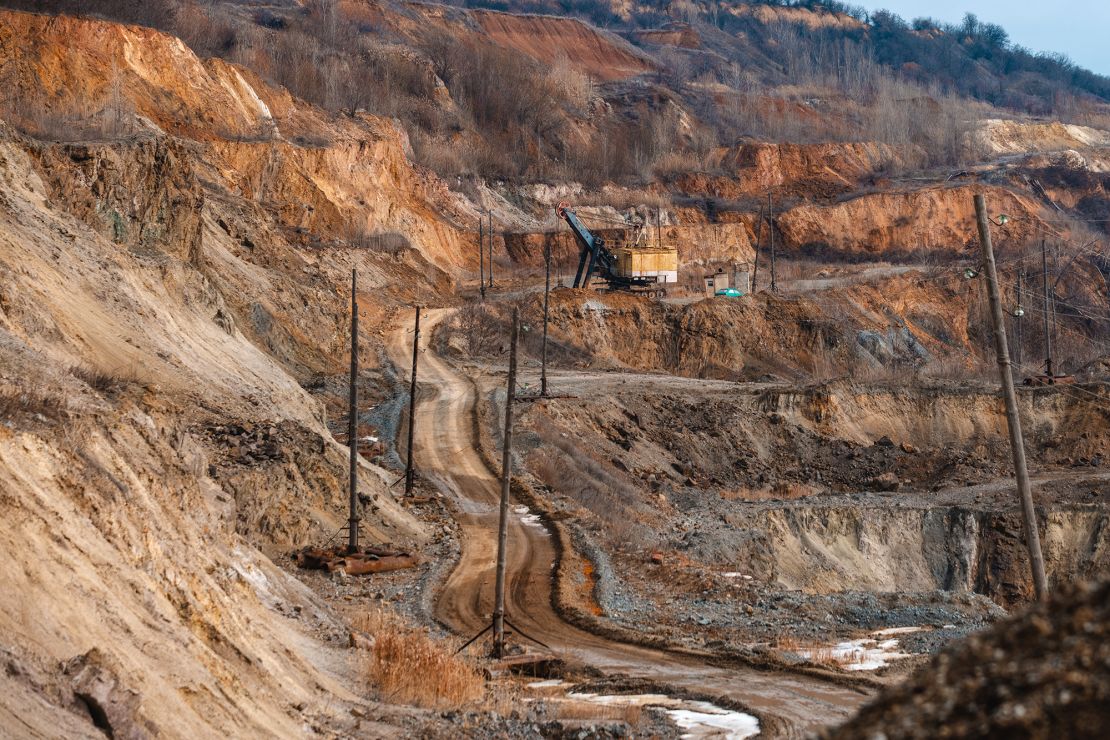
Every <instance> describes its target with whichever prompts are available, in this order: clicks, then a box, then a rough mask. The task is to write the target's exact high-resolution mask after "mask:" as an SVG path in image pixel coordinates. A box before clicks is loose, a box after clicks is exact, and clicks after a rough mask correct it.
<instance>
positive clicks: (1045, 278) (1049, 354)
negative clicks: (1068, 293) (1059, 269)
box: [1041, 239, 1056, 378]
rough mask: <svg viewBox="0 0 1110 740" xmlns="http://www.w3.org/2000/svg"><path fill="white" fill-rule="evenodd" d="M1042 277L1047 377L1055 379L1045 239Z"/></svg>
mask: <svg viewBox="0 0 1110 740" xmlns="http://www.w3.org/2000/svg"><path fill="white" fill-rule="evenodd" d="M1041 276H1042V283H1043V286H1044V287H1043V289H1044V364H1045V375H1047V376H1048V377H1050V378H1055V377H1056V373H1055V372H1053V369H1052V334H1051V332H1050V331H1049V329H1048V322H1049V308H1048V250H1047V249H1046V248H1045V245H1044V239H1041Z"/></svg>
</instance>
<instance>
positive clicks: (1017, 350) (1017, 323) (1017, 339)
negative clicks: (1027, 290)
mask: <svg viewBox="0 0 1110 740" xmlns="http://www.w3.org/2000/svg"><path fill="white" fill-rule="evenodd" d="M1021 270H1022V266H1021V264H1018V269H1017V278H1016V283H1015V285H1014V301H1015V313H1016V312H1017V310H1018V309H1021V310H1022V311H1023V312H1024V311H1025V309H1024V308H1022V305H1021ZM1021 319H1022V317H1021V316H1016V315H1015V316H1014V367H1015V368H1016V369H1017V372H1018V375H1020V374H1021V345H1022V342H1021Z"/></svg>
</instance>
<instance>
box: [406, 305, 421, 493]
mask: <svg viewBox="0 0 1110 740" xmlns="http://www.w3.org/2000/svg"><path fill="white" fill-rule="evenodd" d="M419 360H420V306H417V307H416V328H415V329H413V332H412V381H411V382H410V383H409V444H408V453H409V459H408V461H407V462H406V463H405V494H406V495H411V494H412V486H413V483H414V479H415V478H416V468H415V467H414V466H413V460H412V439H413V432H414V430H415V429H416V364H417V362H419Z"/></svg>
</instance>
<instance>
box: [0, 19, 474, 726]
mask: <svg viewBox="0 0 1110 740" xmlns="http://www.w3.org/2000/svg"><path fill="white" fill-rule="evenodd" d="M29 39H30V40H33V43H28V40H29ZM0 59H2V60H3V64H0V67H2V69H3V73H2V75H3V79H4V84H5V85H6V86H7V87H8V88H9V89H13V90H17V91H18V94H19V96H20V100H22V101H24V102H25V103H26V107H25V109H24V113H25V114H26V115H25V116H24V117H23V118H22V119H21V120H19V121H18V123H19V124H20V128H22V129H25V130H26V129H28V128H31V129H34V131H35V133H36V135H37V138H31V137H29V136H25V135H22V134H19V133H17V132H16V131H15V130H13V128H12V127H11V126H8V125H6V124H5V125H4V126H3V128H2V129H0V276H2V277H0V407H2V412H3V413H2V416H3V423H2V424H0V491H2V492H3V493H2V495H0V506H2V507H3V508H4V510H5V512H6V514H5V516H4V521H5V522H7V524H6V525H5V526H4V527H2V528H0V539H2V541H3V542H4V545H5V550H6V552H7V553H8V557H7V559H6V565H5V567H3V568H2V569H0V590H2V591H3V593H5V594H8V595H10V596H11V598H5V599H4V600H3V604H2V605H0V622H2V625H0V632H2V633H3V635H4V639H3V645H2V646H0V649H2V650H3V652H4V654H5V661H6V664H7V666H8V667H7V670H6V671H5V672H4V676H3V679H2V680H3V683H4V686H5V689H4V690H5V694H6V695H7V696H8V697H9V699H8V700H7V701H5V702H4V710H3V711H4V712H5V717H6V719H5V722H4V724H5V726H6V727H8V728H9V729H12V728H19V729H18V730H13V731H15V732H16V733H17V734H19V735H23V736H53V735H55V734H57V732H59V728H65V729H64V730H63V731H64V733H65V734H67V735H73V736H82V735H89V734H95V733H96V732H98V730H96V729H95V727H94V725H95V726H96V727H100V728H102V729H103V730H104V731H106V732H111V733H114V734H115V735H116V736H131V737H140V736H149V735H163V734H174V733H176V732H179V731H180V728H182V727H190V728H191V730H190V732H191V734H197V735H206V736H225V737H226V736H253V735H258V734H265V735H276V736H293V735H301V734H305V733H308V734H315V733H321V734H345V733H349V732H354V731H355V729H356V727H357V726H359V724H360V722H363V721H364V720H366V718H367V717H370V716H371V715H374V716H377V717H386V715H387V714H388V712H386V714H382V711H381V710H377V709H374V708H373V705H368V704H367V702H366V699H365V696H366V692H365V689H364V687H362V686H361V679H360V677H359V674H358V671H359V667H358V666H357V665H355V664H352V663H351V661H350V657H349V654H348V653H347V651H346V650H345V649H344V647H343V643H344V642H345V640H346V635H347V632H346V627H345V623H344V621H343V620H342V619H341V618H339V617H338V616H337V615H336V614H335V612H333V611H332V610H331V608H330V607H328V606H327V605H325V604H324V603H323V602H322V601H320V600H319V598H318V597H316V596H315V595H314V594H313V593H312V592H311V591H309V590H308V589H307V588H306V587H305V586H303V585H302V584H301V583H300V582H299V581H297V580H295V579H293V578H291V577H290V576H289V575H287V574H286V573H285V572H284V571H283V570H281V569H280V568H278V567H276V566H275V565H274V563H273V562H272V561H271V560H270V559H269V558H268V557H267V556H266V555H264V554H263V550H265V551H266V552H267V553H271V554H278V553H284V552H287V551H288V550H290V549H292V548H294V547H298V546H302V545H305V544H309V543H313V542H322V541H324V540H326V539H327V538H328V537H329V536H330V535H331V534H332V533H333V532H334V531H336V530H337V529H338V528H339V526H340V523H341V522H342V521H343V520H344V518H345V517H346V508H345V500H346V499H345V497H346V471H345V466H346V448H345V447H340V446H339V445H338V444H336V442H335V441H334V440H333V439H332V436H331V434H330V432H329V430H328V427H327V425H326V421H327V420H326V418H325V414H324V407H323V405H322V403H321V401H320V400H319V399H317V398H314V397H313V396H311V395H310V394H309V393H308V392H307V391H306V390H305V389H304V388H303V387H302V383H303V384H305V385H310V384H311V382H313V379H314V378H319V377H326V376H328V375H331V374H338V373H340V372H342V367H343V363H344V362H345V358H344V356H343V347H344V346H346V343H347V341H348V340H347V337H346V327H345V322H346V315H345V314H346V308H345V307H346V306H347V305H349V304H348V301H349V295H348V290H347V287H346V286H347V285H349V283H348V281H349V270H350V269H351V268H357V269H358V270H359V272H360V278H361V282H360V289H361V290H362V291H364V292H363V300H364V304H366V305H368V310H367V311H366V314H365V315H364V317H363V318H364V327H365V328H366V330H367V332H368V333H370V334H373V332H375V331H376V327H379V326H381V325H382V323H383V322H385V321H388V320H389V318H390V317H389V313H388V312H389V310H390V306H391V305H397V304H398V303H399V302H402V301H405V300H407V296H408V295H411V293H412V292H413V291H415V290H418V289H420V288H421V287H424V286H429V285H437V281H438V283H439V284H441V285H442V284H446V281H447V278H446V275H445V273H444V272H442V269H441V268H449V267H451V266H452V265H453V264H455V263H456V262H457V261H458V259H459V257H458V253H457V251H454V245H455V244H456V242H455V241H454V239H455V237H454V234H455V233H456V231H455V229H454V227H453V226H452V225H451V221H450V218H449V217H448V216H444V215H441V212H440V211H439V210H438V208H437V207H436V206H433V205H432V204H431V202H430V201H431V197H432V195H431V194H432V193H433V192H435V191H436V188H439V187H440V186H439V185H438V184H437V181H436V180H435V179H434V178H429V177H428V176H427V175H425V174H422V173H420V172H418V171H417V170H415V169H414V168H413V167H412V166H411V165H410V164H409V163H408V161H407V160H406V158H405V153H404V141H403V137H402V136H401V135H400V134H399V133H398V131H397V130H396V128H395V127H393V126H392V125H391V124H390V123H389V122H386V121H382V120H380V119H373V118H370V117H359V118H335V117H332V116H328V115H325V114H322V113H321V112H319V111H317V110H314V109H312V108H311V107H308V106H305V105H304V104H302V103H298V102H296V101H294V100H293V99H291V98H290V97H289V96H288V95H287V94H286V93H284V92H282V91H279V90H275V89H273V88H270V87H268V86H266V85H264V84H262V83H261V82H259V81H258V80H257V78H255V77H253V76H252V75H251V74H250V73H248V72H246V71H245V70H242V69H238V68H235V67H232V66H230V65H227V64H225V63H222V62H219V61H207V62H204V61H201V60H199V59H198V58H197V57H195V56H194V55H193V54H192V52H191V51H189V50H188V49H187V48H186V47H184V46H183V45H182V44H181V43H180V42H179V41H177V40H176V39H173V38H171V37H168V36H164V35H162V34H159V33H156V32H153V31H150V30H148V29H139V28H131V27H123V26H116V25H113V24H107V23H102V22H95V21H87V20H74V19H70V18H48V17H43V16H33V15H25V14H13V13H4V14H3V17H2V20H0ZM106 88H107V91H106ZM117 92H118V95H117ZM102 104H103V105H110V106H115V108H109V109H101V108H100V107H99V106H100V105H102ZM70 124H72V126H71V125H70ZM84 124H88V125H90V126H92V127H93V129H95V130H94V131H91V132H90V131H88V130H83V129H81V125H84ZM109 124H110V125H109ZM35 127H37V128H35ZM78 135H80V138H81V140H80V141H76V140H74V139H76V138H77V137H78ZM310 139H311V140H310ZM394 232H398V233H400V232H403V233H404V234H405V235H406V237H407V240H408V241H407V242H401V243H398V242H396V241H394V242H393V243H392V244H390V243H388V242H383V241H381V240H379V241H375V240H374V237H375V236H376V235H378V234H389V233H394ZM352 236H357V237H358V239H352V238H351V237H352ZM360 240H361V241H360ZM352 241H354V242H355V243H356V248H355V249H338V248H337V247H339V246H341V245H343V246H346V245H349V244H350V243H351V242H352ZM437 265H438V266H437ZM370 295H372V296H373V300H367V296H370ZM364 348H365V343H364ZM364 351H365V350H364ZM363 363H364V367H366V368H368V375H367V377H366V379H365V382H366V383H367V385H368V386H369V389H368V390H369V391H370V393H371V394H378V395H379V397H380V395H381V394H383V393H384V394H388V393H390V388H389V385H388V381H383V379H382V378H381V376H380V374H377V373H378V371H377V370H376V368H377V360H376V357H375V355H374V354H373V352H372V351H366V354H365V356H364V358H363ZM360 478H361V484H360V485H361V489H362V491H363V492H364V494H365V495H366V499H365V500H366V507H365V512H364V513H365V517H366V527H365V534H366V536H367V537H369V538H370V539H371V540H372V541H378V542H383V541H384V542H394V543H396V544H398V545H402V546H408V547H419V546H420V545H421V544H422V543H424V542H426V541H427V539H428V533H427V532H426V531H425V528H424V526H423V525H422V524H421V523H420V522H418V521H416V520H415V519H414V518H413V517H412V516H411V515H410V514H409V513H407V512H406V511H405V510H403V509H402V508H401V507H400V506H398V505H397V503H396V502H395V501H394V500H393V498H392V496H391V494H390V493H389V491H388V489H387V488H386V482H387V473H385V471H383V470H381V469H380V468H377V467H374V466H372V465H370V464H368V463H365V462H364V463H363V465H362V467H361V471H360ZM359 707H362V709H359ZM368 707H369V708H368ZM352 708H354V709H355V714H351V712H350V711H349V710H350V709H352ZM367 712H370V714H367ZM375 713H376V714H375ZM360 717H361V718H363V719H360ZM411 717H412V713H411V712H410V713H409V714H408V719H406V718H405V717H394V718H393V719H388V718H386V724H384V725H375V723H374V721H371V720H366V722H367V723H366V724H363V725H362V726H363V731H369V732H371V733H376V732H381V731H385V728H388V727H389V726H390V725H389V723H396V722H401V723H405V722H410V721H411ZM375 726H377V727H378V728H379V729H377V730H374V729H373V728H374V727H375ZM394 731H396V729H394Z"/></svg>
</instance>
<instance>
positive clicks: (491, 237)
mask: <svg viewBox="0 0 1110 740" xmlns="http://www.w3.org/2000/svg"><path fill="white" fill-rule="evenodd" d="M486 215H488V216H489V228H488V229H486V236H487V237H489V287H491V288H492V287H493V211H488V210H487V211H486Z"/></svg>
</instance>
